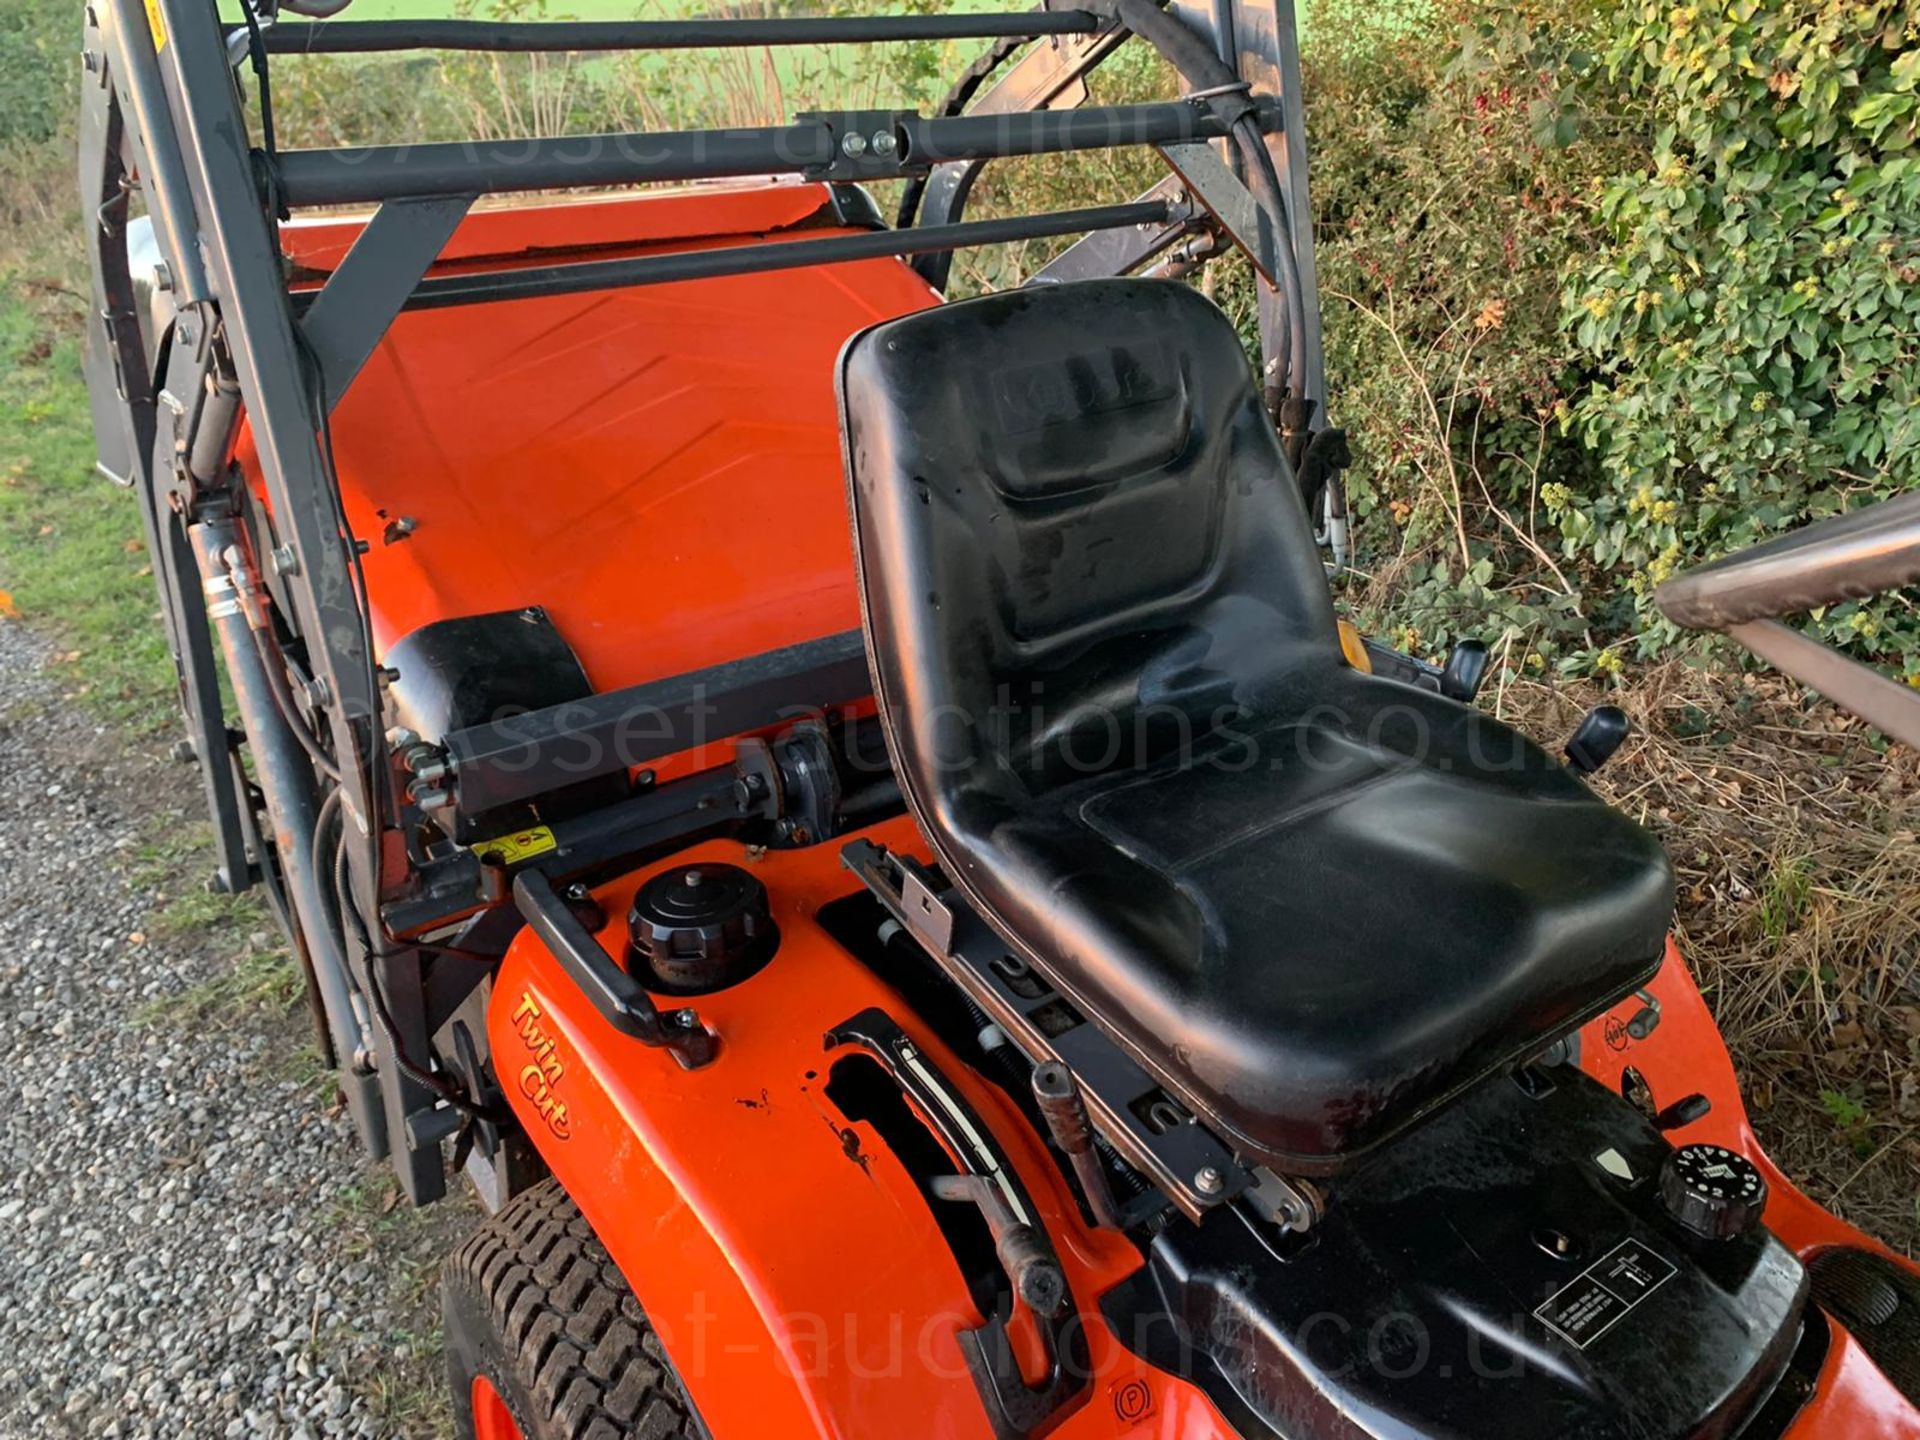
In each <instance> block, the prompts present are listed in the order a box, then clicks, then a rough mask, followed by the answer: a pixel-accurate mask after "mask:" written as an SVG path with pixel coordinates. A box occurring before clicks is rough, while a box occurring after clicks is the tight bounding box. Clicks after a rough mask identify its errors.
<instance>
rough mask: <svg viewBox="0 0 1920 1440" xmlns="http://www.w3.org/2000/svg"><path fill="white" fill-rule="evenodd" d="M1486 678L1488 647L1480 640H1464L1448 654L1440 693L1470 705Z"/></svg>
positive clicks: (1441, 674) (1441, 677) (1442, 673)
mask: <svg viewBox="0 0 1920 1440" xmlns="http://www.w3.org/2000/svg"><path fill="white" fill-rule="evenodd" d="M1486 678H1487V647H1486V646H1485V645H1483V644H1482V643H1481V642H1480V641H1478V640H1462V641H1461V642H1460V643H1459V644H1458V645H1455V646H1454V647H1453V649H1452V650H1450V651H1449V652H1448V653H1447V668H1446V669H1444V670H1442V671H1441V672H1440V693H1441V694H1442V695H1444V696H1446V697H1447V699H1449V700H1458V701H1459V702H1460V703H1461V704H1463V705H1464V704H1468V703H1469V702H1471V701H1472V699H1473V697H1474V696H1476V695H1478V694H1479V693H1480V682H1481V681H1482V680H1485V679H1486Z"/></svg>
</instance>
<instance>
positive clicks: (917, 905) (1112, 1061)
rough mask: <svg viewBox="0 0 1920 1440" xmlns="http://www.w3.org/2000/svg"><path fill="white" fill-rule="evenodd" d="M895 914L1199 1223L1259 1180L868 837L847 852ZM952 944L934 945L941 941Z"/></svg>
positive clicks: (961, 907)
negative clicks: (1077, 1089)
mask: <svg viewBox="0 0 1920 1440" xmlns="http://www.w3.org/2000/svg"><path fill="white" fill-rule="evenodd" d="M840 859H841V863H842V864H844V865H845V866H846V867H847V868H848V869H849V870H851V871H853V873H854V874H855V875H857V876H859V878H860V880H861V881H862V882H863V883H864V884H865V885H866V887H867V889H868V890H869V891H871V892H872V893H873V895H874V898H876V899H877V900H879V902H880V903H881V905H882V906H883V907H885V909H886V910H887V912H888V914H890V915H891V916H892V917H893V918H894V919H895V920H897V921H898V922H899V923H900V924H901V925H902V926H903V927H905V929H906V930H907V931H908V932H909V933H910V934H912V935H913V937H914V938H915V939H916V940H917V941H919V942H920V944H921V946H922V947H923V948H925V949H926V951H927V953H928V954H929V955H930V956H932V958H933V959H934V961H935V962H936V963H937V964H938V965H939V966H940V968H941V969H942V970H943V971H945V972H946V974H947V975H948V977H949V978H950V979H952V980H953V982H954V983H955V984H957V985H958V986H959V987H960V988H961V989H962V990H963V991H964V992H966V994H967V995H968V996H969V998H971V999H972V1000H973V1002H974V1003H975V1004H976V1005H978V1006H979V1007H980V1008H981V1009H982V1010H984V1011H985V1012H986V1013H987V1015H988V1017H989V1018H991V1019H992V1020H993V1022H994V1023H995V1024H997V1025H999V1026H1000V1028H1001V1029H1003V1030H1005V1031H1006V1032H1007V1034H1008V1035H1009V1036H1011V1037H1012V1039H1013V1041H1014V1043H1015V1044H1017V1045H1018V1046H1019V1047H1020V1048H1021V1049H1022V1050H1024V1051H1025V1052H1026V1053H1027V1055H1028V1056H1029V1057H1030V1058H1032V1059H1033V1060H1034V1061H1036V1062H1045V1061H1048V1060H1058V1061H1060V1062H1061V1063H1062V1064H1064V1065H1066V1066H1067V1067H1068V1068H1069V1069H1070V1070H1071V1071H1072V1072H1073V1074H1074V1075H1075V1076H1076V1077H1077V1078H1078V1080H1079V1082H1080V1086H1081V1090H1082V1093H1083V1095H1084V1097H1085V1099H1086V1103H1087V1110H1088V1114H1089V1118H1090V1119H1091V1120H1092V1121H1093V1124H1094V1127H1095V1128H1096V1129H1097V1130H1099V1132H1100V1133H1101V1135H1102V1136H1103V1137H1105V1139H1106V1141H1107V1143H1108V1144H1110V1145H1111V1146H1113V1148H1114V1149H1115V1150H1116V1151H1117V1152H1119V1154H1120V1156H1121V1158H1122V1159H1124V1160H1125V1161H1126V1162H1127V1163H1128V1164H1129V1165H1132V1166H1133V1167H1134V1168H1135V1169H1136V1170H1138V1171H1140V1172H1141V1173H1142V1174H1144V1175H1146V1176H1147V1177H1148V1178H1149V1179H1150V1180H1152V1181H1153V1183H1154V1184H1155V1185H1156V1186H1157V1187H1159V1189H1160V1190H1161V1191H1162V1192H1163V1193H1164V1194H1165V1195H1166V1196H1167V1197H1168V1198H1169V1199H1170V1200H1172V1201H1173V1203H1174V1204H1175V1205H1177V1206H1179V1208H1180V1209H1181V1210H1182V1211H1183V1212H1184V1213H1185V1214H1186V1215H1187V1216H1188V1218H1189V1219H1192V1220H1195V1221H1198V1220H1199V1219H1201V1218H1202V1217H1203V1216H1204V1215H1205V1214H1206V1213H1207V1211H1209V1210H1211V1209H1213V1208H1214V1207H1215V1206H1218V1205H1221V1204H1224V1203H1225V1202H1227V1201H1229V1200H1231V1199H1233V1198H1234V1197H1235V1196H1237V1195H1240V1194H1242V1193H1244V1192H1245V1191H1246V1190H1247V1189H1248V1188H1249V1187H1250V1186H1251V1185H1252V1184H1253V1178H1252V1176H1250V1175H1249V1174H1248V1172H1247V1170H1246V1168H1245V1167H1244V1166H1242V1165H1240V1164H1239V1163H1238V1162H1237V1161H1236V1160H1235V1159H1234V1158H1233V1155H1232V1152H1230V1151H1229V1150H1228V1149H1227V1147H1226V1146H1225V1145H1223V1144H1222V1143H1221V1142H1220V1140H1219V1139H1218V1137H1216V1136H1215V1135H1213V1134H1212V1133H1211V1132H1209V1131H1208V1130H1206V1129H1205V1128H1204V1127H1203V1126H1201V1125H1200V1124H1198V1123H1197V1122H1196V1121H1195V1120H1194V1118H1193V1117H1192V1116H1191V1115H1190V1114H1188V1113H1187V1111H1186V1109H1185V1108H1184V1107H1183V1106H1182V1105H1181V1104H1180V1103H1179V1102H1178V1101H1177V1100H1175V1099H1174V1098H1173V1097H1172V1096H1170V1095H1169V1094H1168V1093H1167V1092H1166V1091H1165V1090H1164V1089H1163V1088H1162V1087H1161V1085H1160V1083H1159V1082H1158V1081H1157V1080H1155V1079H1154V1077H1153V1076H1152V1075H1150V1074H1149V1073H1148V1072H1147V1071H1146V1069H1145V1068H1144V1067H1143V1066H1141V1065H1140V1063H1139V1062H1138V1061H1136V1060H1134V1059H1133V1058H1132V1057H1131V1056H1130V1055H1128V1054H1127V1053H1126V1051H1124V1050H1122V1049H1121V1048H1120V1046H1119V1045H1118V1044H1117V1043H1116V1042H1115V1041H1114V1040H1113V1039H1112V1038H1111V1037H1110V1036H1108V1035H1107V1033H1106V1032H1105V1031H1103V1030H1102V1029H1101V1028H1100V1027H1099V1026H1098V1025H1096V1024H1093V1023H1091V1022H1090V1021H1088V1020H1087V1019H1086V1017H1085V1016H1083V1015H1082V1014H1081V1013H1080V1012H1079V1010H1077V1009H1076V1008H1075V1007H1074V1005H1073V1003H1072V1002H1071V1001H1070V1000H1068V999H1067V998H1066V997H1065V996H1063V995H1061V994H1060V993H1059V992H1058V991H1057V990H1056V989H1055V988H1054V987H1053V985H1052V984H1051V983H1049V982H1048V981H1047V980H1046V978H1045V977H1044V976H1042V975H1041V974H1040V973H1039V972H1038V971H1037V970H1034V969H1031V968H1030V967H1028V966H1027V965H1026V964H1025V963H1024V962H1023V961H1021V960H1019V959H1018V958H1016V957H1015V956H1013V955H1012V954H1010V953H1009V952H1008V949H1007V947H1006V945H1005V944H1004V943H1003V942H1002V941H1001V940H1000V938H999V937H998V936H997V935H995V934H994V932H993V931H992V930H991V929H990V928H989V927H988V926H987V924H986V922H985V921H984V920H982V919H981V918H980V917H979V916H978V915H976V914H975V913H974V912H973V910H972V909H970V908H969V907H968V906H967V905H966V903H965V902H964V900H962V899H961V898H960V896H959V894H958V893H957V892H956V891H954V890H952V889H950V888H946V887H942V886H939V885H937V884H936V883H935V881H934V880H933V878H932V876H931V875H929V873H928V872H927V871H926V870H925V869H924V868H923V867H922V866H920V865H918V864H917V863H916V862H915V861H913V860H912V859H911V858H909V857H907V856H904V855H894V854H890V853H888V852H887V851H886V850H884V849H882V848H881V847H879V846H877V845H874V844H872V843H871V842H870V841H866V840H855V841H853V842H851V843H850V844H848V845H846V846H845V847H844V848H843V849H842V850H841V851H840ZM943 935H944V936H945V937H946V939H947V942H948V943H946V944H944V945H942V944H937V943H935V942H936V941H937V940H938V939H939V938H940V937H941V936H943Z"/></svg>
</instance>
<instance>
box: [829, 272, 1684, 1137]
mask: <svg viewBox="0 0 1920 1440" xmlns="http://www.w3.org/2000/svg"><path fill="white" fill-rule="evenodd" d="M840 385H841V406H842V413H843V419H844V424H845V427H846V433H845V436H844V442H845V447H846V458H847V473H848V488H849V496H850V501H851V505H852V510H853V519H854V530H855V554H856V558H857V560H858V564H859V572H860V582H861V603H862V618H863V621H864V624H865V629H866V635H867V644H868V649H869V652H870V655H871V659H872V662H873V672H874V680H875V688H876V695H877V697H878V700H879V704H880V714H881V718H882V721H883V724H884V728H885V731H886V734H887V737H888V743H889V745H890V747H891V749H892V753H893V759H894V764H895V768H896V770H897V771H898V772H899V776H900V781H901V789H902V792H903V793H904V794H905V796H906V798H907V802H908V804H909V806H910V807H911V808H912V810H913V812H914V814H915V816H916V818H917V819H918V820H919V822H920V824H921V826H922V828H923V829H924V830H925V831H926V833H927V837H928V839H929V841H930V842H931V844H932V845H933V848H934V850H935V852H936V853H937V854H938V856H939V857H940V860H941V863H942V865H943V867H944V868H945V870H946V871H947V874H948V876H949V877H950V879H951V880H952V881H953V883H954V885H955V886H956V888H957V889H958V890H959V891H960V893H961V894H962V895H963V896H964V897H965V898H966V900H967V901H968V903H969V904H970V905H972V906H973V907H974V908H975V909H976V910H978V911H979V912H980V913H981V915H982V916H983V917H984V918H985V919H986V920H987V922H988V923H989V924H990V925H992V926H993V928H994V929H995V930H996V931H997V933H998V934H999V937H1000V938H1001V939H1002V940H1003V941H1004V942H1005V943H1006V944H1007V946H1008V948H1009V949H1010V950H1012V951H1013V952H1014V953H1015V954H1017V955H1018V956H1019V957H1020V958H1021V959H1023V960H1024V961H1026V962H1027V963H1028V964H1030V965H1033V966H1034V967H1036V968H1037V969H1039V970H1040V971H1041V972H1042V973H1044V974H1045V975H1046V976H1048V978H1049V979H1051V980H1052V981H1053V983H1054V985H1055V986H1056V987H1057V988H1058V989H1059V990H1060V991H1061V992H1062V993H1063V994H1065V995H1067V996H1068V997H1069V998H1071V999H1072V1000H1073V1001H1074V1002H1075V1003H1076V1005H1077V1006H1078V1007H1079V1008H1080V1010H1081V1011H1082V1012H1083V1013H1084V1015H1085V1016H1086V1018H1087V1019H1088V1020H1090V1021H1091V1022H1093V1023H1094V1024H1097V1025H1099V1026H1101V1027H1102V1028H1103V1029H1104V1030H1106V1031H1107V1032H1108V1033H1109V1034H1110V1035H1112V1036H1113V1037H1114V1038H1115V1039H1116V1040H1117V1041H1118V1042H1119V1043H1120V1044H1121V1045H1123V1046H1124V1047H1125V1048H1126V1049H1127V1050H1128V1051H1130V1052H1131V1053H1132V1054H1133V1056H1134V1057H1135V1058H1136V1059H1137V1060H1139V1062H1140V1063H1141V1065H1142V1066H1143V1067H1144V1068H1146V1069H1147V1070H1148V1071H1149V1072H1151V1073H1152V1074H1154V1075H1155V1076H1156V1077H1158V1078H1159V1080H1160V1081H1161V1082H1162V1083H1163V1084H1164V1085H1165V1086H1166V1087H1167V1088H1168V1089H1169V1090H1170V1091H1171V1092H1172V1093H1173V1094H1175V1095H1176V1096H1178V1097H1179V1098H1180V1099H1181V1100H1182V1101H1183V1102H1184V1103H1185V1104H1186V1105H1187V1106H1188V1108H1190V1109H1191V1110H1193V1111H1194V1112H1195V1113H1196V1114H1197V1115H1198V1116H1199V1117H1200V1118H1201V1119H1202V1120H1204V1121H1205V1122H1206V1123H1208V1124H1209V1125H1211V1126H1212V1127H1213V1128H1215V1129H1216V1130H1217V1131H1218V1132H1220V1133H1221V1134H1222V1135H1223V1136H1224V1137H1226V1138H1227V1139H1229V1140H1230V1141H1231V1142H1232V1143H1233V1144H1234V1145H1236V1146H1237V1147H1238V1148H1239V1149H1240V1150H1241V1151H1242V1152H1244V1153H1246V1154H1248V1155H1250V1156H1254V1157H1258V1158H1263V1159H1265V1160H1268V1161H1270V1162H1273V1163H1276V1164H1280V1165H1283V1166H1285V1167H1286V1168H1288V1169H1290V1170H1293V1171H1295V1172H1299V1173H1308V1172H1313V1171H1317V1170H1324V1169H1330V1168H1333V1167H1335V1166H1337V1165H1338V1164H1340V1163H1341V1162H1342V1161H1343V1160H1344V1159H1345V1158H1347V1157H1348V1156H1350V1155H1352V1154H1354V1153H1356V1152H1358V1151H1360V1150H1364V1149H1365V1148H1367V1147H1368V1146H1371V1145H1374V1144H1377V1143H1379V1142H1380V1141H1381V1140H1382V1139H1384V1138H1385V1137H1386V1136H1388V1135H1390V1134H1392V1133H1393V1132H1394V1131H1395V1130H1397V1129H1399V1128H1400V1127H1401V1126H1403V1125H1405V1124H1407V1123H1408V1122H1409V1121H1411V1120H1412V1119H1414V1118H1416V1117H1417V1116H1419V1115H1420V1114H1422V1113H1424V1112H1425V1111H1427V1110H1428V1109H1430V1108H1431V1107H1433V1106H1434V1105H1437V1104H1440V1103H1442V1102H1443V1101H1444V1100H1445V1099H1446V1098H1447V1097H1448V1096H1449V1095H1451V1094H1453V1093H1455V1092H1457V1091H1458V1090H1460V1089H1462V1088H1464V1087H1466V1086H1468V1085H1470V1084H1472V1083H1473V1082H1474V1081H1476V1080H1478V1079H1480V1078H1482V1077H1484V1076H1485V1075H1486V1074H1487V1073H1489V1071H1491V1070H1492V1069H1494V1068H1497V1067H1498V1066H1500V1065H1502V1064H1505V1063H1507V1062H1509V1061H1511V1060H1513V1059H1515V1058H1516V1057H1519V1056H1522V1055H1525V1054H1528V1053H1531V1052H1533V1051H1535V1050H1537V1049H1539V1048H1542V1047H1544V1046H1545V1045H1546V1044H1547V1043H1549V1042H1550V1041H1551V1040H1553V1039H1554V1038H1556V1037H1557V1036H1559V1035H1560V1034H1562V1033H1564V1032H1565V1031H1566V1030H1568V1029H1570V1028H1571V1027H1573V1026H1575V1025H1577V1024H1578V1023H1580V1022H1581V1021H1582V1020H1583V1019H1584V1018H1585V1017H1586V1016H1588V1015H1589V1014H1592V1013H1596V1012H1597V1011H1599V1010H1601V1009H1603V1008H1605V1007H1606V1006H1608V1005H1610V1004H1612V1003H1613V1002H1615V1001H1616V1000H1618V999H1619V998H1620V997H1621V996H1623V995H1625V994H1627V993H1630V992H1631V991H1632V990H1633V988H1634V987H1635V986H1637V985H1639V984H1641V983H1643V982H1644V980H1645V979H1646V977H1647V976H1648V975H1650V974H1651V973H1652V971H1653V970H1654V968H1655V967H1656V966H1657V964H1658V962H1659V959H1660V955H1661V951H1662V946H1663V941H1664V932H1665V927H1666V924H1667V921H1668V919H1669V918H1670V912H1671V901H1672V877H1671V874H1670V871H1669V869H1668V867H1667V865H1666V861H1665V859H1664V857H1663V856H1662V854H1661V852H1660V849H1659V846H1658V845H1657V844H1656V843H1655V842H1654V841H1653V839H1652V838H1651V837H1650V836H1649V835H1647V834H1646V833H1645V832H1644V831H1642V830H1641V829H1640V828H1639V827H1638V826H1636V825H1635V824H1633V822H1632V821H1630V820H1628V819H1627V818H1626V817H1625V816H1623V815H1620V814H1617V813H1615V812H1614V811H1611V810H1609V809H1608V808H1607V807H1606V806H1605V805H1603V804H1602V803H1601V802H1600V801H1599V800H1597V799H1596V798H1595V797H1594V796H1593V795H1592V794H1591V793H1590V792H1589V791H1588V790H1587V789H1586V787H1585V786H1584V785H1582V784H1581V783H1580V781H1579V780H1577V779H1576V778H1574V776H1572V775H1571V774H1570V773H1568V772H1567V771H1566V770H1565V769H1564V768H1563V767H1562V766H1560V765H1559V764H1557V763H1556V762H1555V761H1553V760H1551V759H1549V758H1548V757H1547V756H1546V755H1545V754H1544V753H1543V752H1541V751H1540V750H1539V749H1538V747H1536V746H1534V745H1532V744H1530V743H1528V742H1526V741H1525V740H1523V739H1522V738H1521V737H1519V736H1518V735H1516V734H1515V733H1514V732H1513V731H1511V730H1509V729H1507V728H1506V727H1505V726H1503V725H1500V724H1498V723H1497V722H1495V721H1494V720H1492V719H1491V718H1489V717H1487V716H1485V715H1483V714H1481V713H1480V712H1478V711H1475V710H1473V709H1471V708H1470V707H1467V706H1462V705H1457V704H1455V703H1453V702H1451V701H1448V700H1444V699H1442V698H1441V697H1439V696H1438V695H1433V694H1429V693H1427V692H1424V691H1418V690H1414V689H1412V688H1410V687H1407V686H1403V685H1399V684H1396V683H1393V682H1391V681H1387V680H1384V679H1378V678H1375V677H1373V676H1369V675H1365V674H1362V673H1360V672H1357V671H1355V670H1353V669H1351V668H1350V667H1349V666H1348V665H1347V663H1346V661H1345V659H1344V658H1343V655H1342V652H1341V648H1340V643H1339V637H1338V632H1337V629H1336V626H1335V620H1334V614H1333V607H1332V603H1331V600H1330V598H1329V595H1328V591H1327V586H1326V582H1325V576H1324V574H1323V572H1322V570H1321V565H1320V559H1319V553H1318V550H1317V549H1316V547H1315V545H1314V542H1313V534H1312V527H1311V525H1310V523H1309V522H1308V519H1307V515H1306V510H1305V506H1304V505H1303V503H1302V502H1301V498H1300V495H1299V491H1298V487H1297V485H1296V484H1295V482H1294V479H1293V476H1292V474H1291V472H1290V471H1289V469H1288V466H1287V462H1286V459H1285V456H1284V455H1283V453H1282V452H1281V448H1280V445H1279V441H1278V439H1277V437H1276V435H1275V432H1274V427H1273V424H1272V421H1271V420H1270V418H1269V417H1268V416H1267V414H1266V412H1265V410H1264V409H1263V407H1262V405H1261V401H1260V395H1259V390H1258V387H1257V386H1256V385H1255V383H1254V378H1253V375H1252V372H1251V368H1250V366H1249V365H1248V362H1247V357H1246V353H1245V351H1244V350H1243V349H1242V348H1241V345H1240V342H1239V339H1238V337H1237V336H1236V335H1235V333H1234V330H1233V327H1232V326H1231V324H1229V323H1228V321H1227V320H1226V318H1225V317H1224V316H1223V315H1222V314H1221V313H1220V312H1219V311H1218V310H1217V309H1216V308H1215V307H1214V306H1213V305H1212V304H1211V303H1210V302H1208V301H1207V300H1206V299H1205V298H1204V297H1202V296H1201V295H1199V294H1198V293H1196V292H1195V291H1193V290H1191V289H1189V288H1187V287H1185V286H1181V285H1177V284H1170V283H1165V282H1153V281H1101V282H1088V283H1084V284H1078V285H1062V286H1055V287H1049V288H1046V289H1044V290H1036V291H1025V292H1016V293H1011V294H1003V295H994V296H989V297H986V298H983V299H980V300H973V301H968V302H965V303H962V304H957V305H949V306H943V307H939V308H937V309H934V310H930V311H927V312H924V313H922V314H919V315H915V316H910V317H907V318H904V319H900V320H895V321H890V322H888V323H887V324H884V325H881V326H878V327H876V328H874V329H872V330H869V331H866V332H864V333H863V334H862V335H860V336H857V337H856V338H855V339H854V340H853V341H852V342H850V343H849V345H848V347H847V349H846V351H845V352H844V354H843V356H842V361H841V376H840ZM1121 1103H1127V1097H1121Z"/></svg>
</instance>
